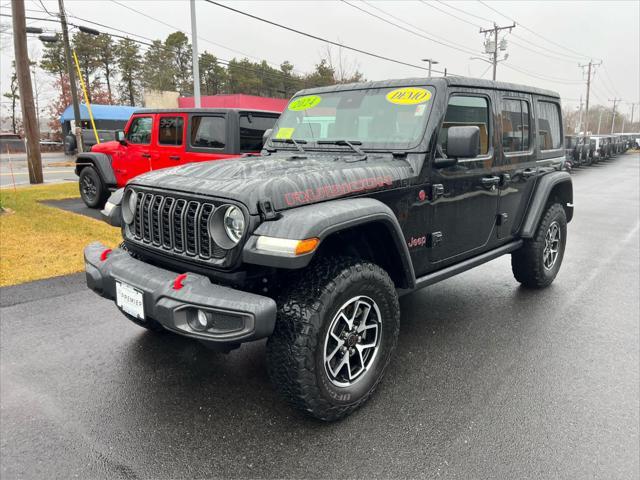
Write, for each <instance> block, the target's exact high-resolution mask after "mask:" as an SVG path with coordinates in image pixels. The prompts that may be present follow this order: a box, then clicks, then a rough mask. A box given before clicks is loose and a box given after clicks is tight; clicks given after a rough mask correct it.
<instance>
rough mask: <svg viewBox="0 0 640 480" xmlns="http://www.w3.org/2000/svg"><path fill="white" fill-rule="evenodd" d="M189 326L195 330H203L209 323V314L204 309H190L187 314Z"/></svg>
mask: <svg viewBox="0 0 640 480" xmlns="http://www.w3.org/2000/svg"><path fill="white" fill-rule="evenodd" d="M188 321H189V326H190V327H191V328H192V329H193V330H195V331H196V332H204V331H205V330H206V329H207V328H209V326H210V325H211V314H210V313H208V312H205V311H204V310H197V311H196V312H194V311H192V312H191V314H190V315H189V320H188Z"/></svg>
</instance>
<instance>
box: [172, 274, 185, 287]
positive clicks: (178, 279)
mask: <svg viewBox="0 0 640 480" xmlns="http://www.w3.org/2000/svg"><path fill="white" fill-rule="evenodd" d="M186 279H187V274H186V273H181V274H180V275H178V276H177V277H176V279H175V280H174V281H173V289H174V290H180V289H181V288H182V287H184V284H183V283H182V282H184V281H185V280H186Z"/></svg>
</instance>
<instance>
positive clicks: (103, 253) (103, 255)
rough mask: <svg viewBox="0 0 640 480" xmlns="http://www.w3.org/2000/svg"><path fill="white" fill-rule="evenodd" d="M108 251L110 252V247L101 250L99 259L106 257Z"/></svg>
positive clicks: (102, 259) (103, 259)
mask: <svg viewBox="0 0 640 480" xmlns="http://www.w3.org/2000/svg"><path fill="white" fill-rule="evenodd" d="M110 253H111V249H110V248H107V249H105V250H103V251H102V253H101V254H100V260H101V261H102V262H104V261H105V260H106V259H107V257H108V256H109V254H110Z"/></svg>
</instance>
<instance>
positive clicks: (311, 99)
mask: <svg viewBox="0 0 640 480" xmlns="http://www.w3.org/2000/svg"><path fill="white" fill-rule="evenodd" d="M321 101H322V98H320V97H319V96H317V95H307V96H306V97H300V98H296V99H295V100H293V101H292V102H291V103H290V104H289V110H293V111H294V112H300V111H302V110H309V109H310V108H313V107H315V106H317V105H318V104H319V103H320V102H321Z"/></svg>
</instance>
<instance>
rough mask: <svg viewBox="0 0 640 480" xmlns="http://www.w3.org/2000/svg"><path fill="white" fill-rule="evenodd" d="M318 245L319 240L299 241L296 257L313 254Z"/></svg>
mask: <svg viewBox="0 0 640 480" xmlns="http://www.w3.org/2000/svg"><path fill="white" fill-rule="evenodd" d="M319 243H320V239H319V238H307V239H306V240H299V241H298V245H296V255H304V254H305V253H310V252H313V251H314V250H315V249H316V247H317V246H318V244H319Z"/></svg>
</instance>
